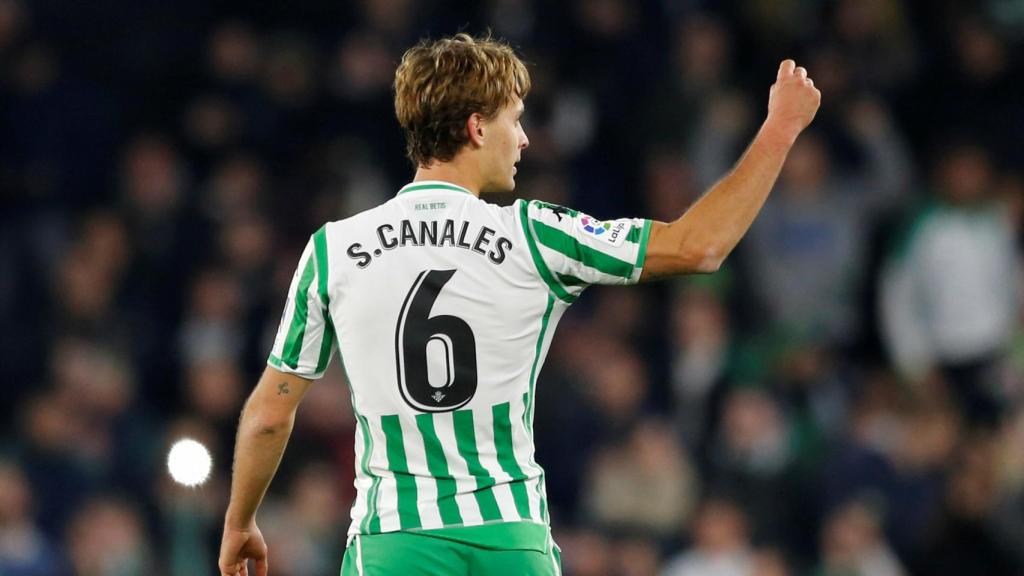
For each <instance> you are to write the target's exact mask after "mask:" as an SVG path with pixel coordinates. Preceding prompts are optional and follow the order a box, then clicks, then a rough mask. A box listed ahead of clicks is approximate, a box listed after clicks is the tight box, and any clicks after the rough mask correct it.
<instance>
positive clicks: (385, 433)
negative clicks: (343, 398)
mask: <svg viewBox="0 0 1024 576" xmlns="http://www.w3.org/2000/svg"><path fill="white" fill-rule="evenodd" d="M527 404H528V399H527V398H526V397H523V398H516V399H514V400H513V401H510V402H503V403H501V404H497V405H495V406H492V407H491V410H490V411H489V413H488V411H486V410H480V409H478V410H458V411H455V412H442V413H433V414H430V413H426V414H417V415H415V416H407V415H398V414H395V415H386V416H381V417H380V418H379V419H377V421H374V420H373V419H368V418H364V417H362V416H358V421H359V430H358V432H357V435H358V437H357V450H356V462H357V480H356V484H357V488H358V493H359V496H358V497H357V499H356V502H355V503H354V504H353V516H352V520H353V523H354V525H358V526H359V527H360V532H362V533H378V532H391V531H395V530H415V529H437V528H444V527H452V526H478V525H482V524H486V523H493V522H516V521H527V522H535V523H545V521H546V518H545V515H544V512H545V510H546V508H547V505H546V502H544V501H543V500H544V492H543V490H542V489H541V488H540V486H539V482H540V479H541V477H542V475H543V470H542V469H541V468H540V466H538V465H537V464H536V462H535V461H534V458H533V449H532V447H533V443H532V434H531V433H530V431H529V429H528V428H527V423H526V421H527V418H526V414H527V410H528V405H527ZM367 429H368V430H369V435H368V436H366V437H364V436H363V435H364V432H365V431H366V430H367ZM364 463H365V464H366V465H364ZM374 486H376V489H375V488H374Z"/></svg>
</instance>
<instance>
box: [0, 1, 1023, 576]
mask: <svg viewBox="0 0 1024 576" xmlns="http://www.w3.org/2000/svg"><path fill="white" fill-rule="evenodd" d="M460 30H466V31H469V32H474V33H479V32H483V31H486V30H490V31H491V32H492V33H493V34H494V35H496V36H499V37H502V38H504V39H507V40H508V41H510V42H512V43H513V44H514V45H515V46H517V47H518V49H519V50H520V52H521V54H522V55H523V56H524V57H525V59H526V60H527V61H528V62H529V65H530V71H531V73H532V75H533V80H534V82H533V85H534V91H533V92H532V93H531V94H530V96H529V98H528V99H527V101H526V107H527V113H526V117H525V128H526V131H527V133H528V134H529V136H530V140H531V147H530V149H529V150H527V151H526V152H525V153H524V155H523V165H522V166H521V168H522V170H520V171H519V173H520V174H521V176H520V178H519V179H518V180H519V182H518V186H517V194H519V195H522V196H524V197H528V198H539V199H543V200H547V201H551V202H556V203H560V204H566V205H570V206H573V207H575V208H578V209H581V210H584V211H586V212H588V213H591V214H595V215H597V216H599V217H622V216H645V217H653V218H657V219H661V220H672V219H674V218H676V217H677V216H678V215H679V214H681V213H682V212H683V211H684V210H685V208H686V207H687V206H688V205H689V204H691V203H692V202H693V201H694V200H695V199H696V198H697V197H698V196H699V195H700V194H701V193H702V191H704V190H705V189H706V188H707V187H708V186H710V185H711V184H713V183H714V182H715V180H716V179H717V178H719V177H720V176H721V175H723V174H724V173H725V171H726V170H728V169H729V167H730V165H731V164H732V163H733V162H734V161H735V160H736V159H737V158H738V156H739V155H740V154H741V153H742V151H743V147H744V146H745V144H746V142H747V141H749V138H750V137H751V136H752V135H753V134H754V132H755V131H756V130H757V128H758V125H759V123H760V121H761V119H762V118H763V114H764V110H765V105H766V102H767V95H768V87H769V85H770V84H771V82H772V81H773V79H774V75H775V70H776V68H777V66H778V62H779V61H780V60H781V59H782V58H785V57H794V58H796V60H797V62H798V63H800V64H802V65H805V66H806V67H807V69H808V70H809V71H810V74H811V76H812V77H813V78H814V79H815V83H816V86H817V87H819V88H820V90H821V92H822V95H823V97H822V108H821V110H820V111H819V113H818V117H817V119H816V120H815V122H814V124H813V125H812V127H811V129H810V130H809V131H808V132H807V133H806V134H805V135H803V136H802V137H801V139H800V140H799V141H798V143H797V145H796V147H795V148H794V149H793V151H792V153H791V154H790V156H789V159H788V161H787V163H786V166H785V168H784V170H783V173H782V175H781V177H780V179H779V181H778V184H777V185H776V188H775V191H774V192H773V194H772V196H771V198H770V199H769V200H768V203H767V205H766V206H765V208H764V211H763V212H762V214H761V215H760V217H759V218H758V220H757V221H756V222H755V224H754V227H753V228H752V230H751V231H750V233H749V235H748V237H747V238H746V239H745V240H744V241H743V242H742V243H741V244H740V246H739V247H738V249H737V251H736V252H735V253H734V254H733V255H732V256H731V257H730V259H729V260H728V261H727V263H726V265H725V266H724V267H723V269H722V270H721V271H719V272H717V273H716V274H714V275H710V276H700V277H688V278H683V279H679V280H677V281H671V282H660V283H655V284H650V285H644V286H641V287H633V288H603V287H599V288H591V289H590V290H588V293H587V295H586V296H585V297H584V298H582V300H581V301H580V302H579V303H578V304H576V306H574V308H573V309H572V310H570V311H569V313H567V315H566V317H565V318H564V320H563V321H562V324H561V328H560V330H559V332H558V334H557V335H556V337H555V340H554V344H553V347H552V350H551V353H550V356H549V359H548V362H547V365H546V366H545V368H544V370H543V372H542V373H541V376H540V388H539V396H538V406H537V413H536V419H537V421H536V426H535V429H536V435H537V445H538V460H539V462H540V463H541V464H542V465H543V466H545V467H546V470H547V483H548V494H549V498H550V504H551V510H552V513H551V516H552V519H553V523H554V534H555V538H556V540H557V541H558V542H559V543H560V544H561V547H562V550H563V553H564V554H563V560H564V569H565V574H566V575H567V576H603V575H608V576H802V575H807V576H902V575H908V576H909V575H918V574H919V575H928V576H943V575H947V574H949V575H958V576H964V575H982V574H984V575H989V576H1001V575H1008V576H1010V575H1018V574H1024V315H1022V310H1024V307H1022V303H1024V278H1022V276H1021V274H1020V270H1021V266H1020V264H1021V262H1022V256H1024V146H1022V145H1021V144H1022V143H1024V74H1022V71H1024V61H1022V59H1021V55H1022V54H1024V51H1022V48H1024V3H1022V2H1020V1H1019V0H978V1H967V0H964V1H955V0H939V1H925V0H916V1H914V0H903V1H901V0H829V1H827V2H819V1H812V0H804V1H800V0H794V1H786V2H780V1H776V0H722V1H718V2H710V1H701V0H645V1H633V0H566V1H564V2H543V1H541V0H481V1H478V2H470V1H457V0H430V1H418V2H417V1H413V0H353V1H351V2H338V1H336V0H332V1H327V0H303V1H302V2H270V1H265V0H249V1H247V2H241V1H238V0H223V1H218V2H208V1H206V0H176V1H174V2H165V1H161V0H137V1H134V2H77V1H73V0H0V319H2V321H3V322H2V323H3V326H4V327H5V329H4V330H2V331H0V366H2V374H3V378H4V384H3V386H2V387H0V399H2V401H0V575H2V576H58V575H71V574H74V575H79V576H129V575H136V574H138V575H141V574H147V575H149V574H153V575H167V576H197V575H198V576H203V575H208V574H214V573H215V566H216V560H215V557H216V551H217V547H218V544H219V537H220V529H221V524H222V515H223V512H224V508H225V506H226V503H227V490H228V486H229V481H230V464H231V454H232V446H233V440H234V430H235V425H236V423H237V419H238V414H239V411H240V409H241V406H242V403H243V401H244V399H245V397H246V395H247V393H248V391H249V390H250V389H251V387H252V385H253V384H254V383H255V381H256V378H257V377H258V375H259V373H260V372H261V371H262V368H263V366H264V363H265V361H266V356H267V351H268V350H269V347H270V342H271V339H272V337H273V334H274V331H275V330H276V327H277V323H278V320H279V315H280V311H281V309H282V307H283V304H284V301H285V291H286V289H287V285H288V282H289V280H290V278H291V274H292V271H293V270H294V267H295V263H296V261H297V258H298V256H299V253H300V251H301V249H302V247H303V245H304V243H305V241H306V239H307V238H308V236H309V234H310V233H312V232H313V231H314V230H316V229H317V228H318V227H319V226H320V225H321V224H322V223H323V222H325V221H327V220H336V219H340V218H344V217H346V216H348V215H351V214H353V213H356V212H358V211H360V210H363V209H365V208H368V207H371V206H373V205H375V204H377V203H380V202H382V201H384V200H386V199H388V198H389V197H390V196H391V195H393V194H394V192H395V191H396V190H397V189H398V188H399V187H400V186H401V185H402V184H404V183H406V182H407V181H408V180H410V179H411V177H412V173H413V171H412V168H411V166H410V165H409V164H408V163H407V161H406V160H405V158H404V143H403V141H402V135H401V132H400V130H399V128H398V126H397V123H396V122H395V120H394V116H393V111H392V101H391V93H390V83H391V80H392V75H393V71H394V67H395V66H396V64H397V62H398V59H399V58H400V56H401V54H402V52H403V51H404V49H405V48H407V47H409V46H410V45H411V44H413V43H414V42H415V41H417V40H418V39H419V38H421V37H424V36H433V37H437V36H440V35H446V34H451V33H454V32H457V31H460ZM512 199H513V197H512V196H507V197H499V198H495V199H493V200H494V201H496V202H498V203H508V202H511V201H512ZM335 364H336V363H335ZM309 395H310V398H307V399H306V401H305V402H304V403H303V406H302V408H301V409H300V413H299V418H298V421H297V423H296V428H295V432H294V434H293V437H292V440H291V443H290V446H289V448H288V451H287V453H286V455H285V458H284V462H283V463H282V466H281V470H280V472H279V474H278V476H277V478H276V479H275V481H274V483H273V485H272V487H271V489H270V493H269V494H268V496H267V499H266V501H265V503H264V506H263V508H262V509H261V512H260V517H259V521H260V525H261V527H262V529H263V531H264V534H265V535H266V537H267V540H268V542H269V545H270V550H271V558H272V560H271V567H272V573H273V574H275V575H277V576H289V575H296V576H298V575H301V576H318V575H329V574H335V573H336V571H337V570H338V568H339V566H340V562H341V556H342V552H343V549H344V545H345V537H344V534H345V532H346V530H347V528H348V508H349V506H350V504H351V502H352V499H353V498H354V493H353V487H352V478H353V473H354V467H353V437H354V423H353V419H352V415H351V410H350V407H349V405H348V393H347V390H346V387H345V382H344V379H343V377H342V374H341V372H340V370H339V369H338V367H337V365H335V366H333V367H332V370H331V371H330V372H329V373H328V375H327V376H326V377H325V378H324V380H323V381H321V382H320V383H318V384H317V385H316V386H314V387H313V388H312V390H311V392H310V393H309ZM182 436H189V437H193V438H196V439H198V440H200V441H202V442H204V443H205V444H207V445H208V446H210V448H211V450H212V452H213V457H214V465H215V467H214V473H213V476H212V478H211V480H210V482H208V483H207V484H206V485H205V486H203V487H201V488H197V489H187V488H183V487H181V486H178V485H175V484H173V482H171V481H170V479H169V478H168V476H167V474H166V472H165V466H164V459H165V456H166V452H167V448H168V446H169V444H170V442H171V441H173V440H174V439H177V438H180V437H182Z"/></svg>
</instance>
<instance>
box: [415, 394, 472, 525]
mask: <svg viewBox="0 0 1024 576" xmlns="http://www.w3.org/2000/svg"><path fill="white" fill-rule="evenodd" d="M416 427H417V428H419V431H420V434H422V435H423V450H424V452H425V453H426V455H427V469H428V470H430V475H431V476H433V477H434V481H435V482H436V483H437V507H438V508H439V509H440V511H441V521H442V522H444V523H445V525H446V526H447V525H451V524H462V514H461V513H460V512H459V505H458V503H456V502H455V493H456V492H457V491H458V490H457V488H458V487H457V486H456V485H455V478H453V477H452V475H451V472H450V471H449V470H448V460H447V459H446V458H445V455H444V448H443V447H442V446H441V441H440V440H439V439H438V437H437V431H436V430H435V428H434V415H433V414H417V415H416Z"/></svg>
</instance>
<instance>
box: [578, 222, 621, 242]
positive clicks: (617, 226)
mask: <svg viewBox="0 0 1024 576" xmlns="http://www.w3.org/2000/svg"><path fill="white" fill-rule="evenodd" d="M579 226H580V228H581V229H582V230H583V231H584V232H586V233H587V234H590V235H591V236H594V237H595V238H600V239H601V240H604V241H605V242H607V243H608V244H611V245H612V246H618V245H619V244H621V243H622V241H623V240H625V238H626V236H625V232H626V231H627V230H629V222H628V221H627V220H606V221H604V222H598V221H597V220H595V219H593V218H591V217H590V216H585V215H582V216H580V219H579Z"/></svg>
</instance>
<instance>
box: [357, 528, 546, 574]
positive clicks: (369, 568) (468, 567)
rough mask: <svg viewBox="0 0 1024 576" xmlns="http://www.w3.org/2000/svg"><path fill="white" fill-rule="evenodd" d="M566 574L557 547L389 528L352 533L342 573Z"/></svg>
mask: <svg viewBox="0 0 1024 576" xmlns="http://www.w3.org/2000/svg"><path fill="white" fill-rule="evenodd" d="M477 574H485V575H487V576H523V575H524V574H529V575H536V576H561V574H562V559H561V554H560V553H559V551H558V547H557V546H555V545H552V546H551V547H550V548H549V550H548V551H539V550H502V549H496V548H487V547H482V546H478V545H474V544H470V543H467V542H460V541H457V540H451V539H447V538H440V537H437V536H435V535H429V534H425V533H422V532H389V533H387V534H372V535H360V536H355V537H353V538H352V541H351V542H350V543H349V545H348V548H347V549H346V550H345V560H344V561H343V562H342V564H341V576H391V575H400V576H473V575H477Z"/></svg>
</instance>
